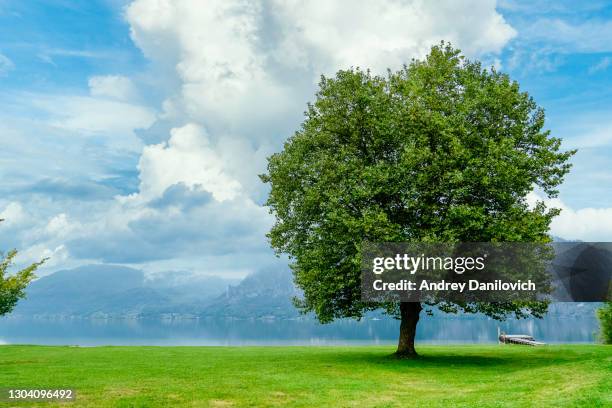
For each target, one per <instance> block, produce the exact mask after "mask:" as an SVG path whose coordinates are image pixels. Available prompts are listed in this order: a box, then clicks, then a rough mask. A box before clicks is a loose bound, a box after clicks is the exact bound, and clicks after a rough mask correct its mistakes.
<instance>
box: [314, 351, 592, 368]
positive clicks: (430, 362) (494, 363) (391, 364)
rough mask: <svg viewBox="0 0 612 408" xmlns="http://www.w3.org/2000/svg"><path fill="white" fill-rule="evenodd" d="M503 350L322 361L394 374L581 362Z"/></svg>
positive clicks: (350, 354)
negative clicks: (405, 357)
mask: <svg viewBox="0 0 612 408" xmlns="http://www.w3.org/2000/svg"><path fill="white" fill-rule="evenodd" d="M503 347H504V346H502V347H500V349H499V353H498V352H497V350H491V349H489V350H486V351H482V352H479V351H477V350H466V352H465V353H462V352H461V351H462V350H461V348H457V351H453V350H450V351H446V350H445V351H435V352H431V351H429V350H425V351H422V352H420V354H419V356H417V357H416V358H413V359H398V358H397V357H396V356H395V354H389V353H385V352H376V353H373V352H368V351H363V352H362V351H358V352H354V351H347V352H340V353H338V354H329V355H326V356H325V357H324V359H326V360H327V359H328V360H329V361H330V363H331V364H333V362H335V363H346V364H352V365H354V364H363V365H364V366H373V367H376V368H382V369H388V370H397V371H402V370H406V369H407V368H420V369H428V368H434V369H435V368H445V369H454V368H457V369H462V368H474V369H481V370H503V371H505V372H513V371H521V370H525V369H535V368H540V367H547V366H553V365H554V366H559V365H563V364H571V363H574V362H576V361H577V360H580V357H579V356H572V355H564V354H561V353H555V354H554V355H552V354H549V353H538V352H537V351H536V350H534V349H524V350H523V349H516V350H513V349H505V348H503ZM511 347H519V346H511ZM417 351H418V350H417ZM332 360H333V362H332Z"/></svg>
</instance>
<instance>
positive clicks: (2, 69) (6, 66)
mask: <svg viewBox="0 0 612 408" xmlns="http://www.w3.org/2000/svg"><path fill="white" fill-rule="evenodd" d="M13 69H15V64H14V63H13V61H11V60H10V59H9V58H8V57H7V56H6V55H4V54H0V77H3V76H6V75H7V74H8V73H9V71H12V70H13Z"/></svg>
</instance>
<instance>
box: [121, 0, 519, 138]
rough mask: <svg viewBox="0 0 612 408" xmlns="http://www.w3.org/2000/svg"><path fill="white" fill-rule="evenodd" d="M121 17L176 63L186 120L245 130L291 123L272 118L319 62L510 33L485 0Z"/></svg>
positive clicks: (139, 8)
mask: <svg viewBox="0 0 612 408" xmlns="http://www.w3.org/2000/svg"><path fill="white" fill-rule="evenodd" d="M458 16H469V17H461V18H458ZM126 18H127V20H128V22H129V23H130V26H131V32H132V38H133V39H134V41H135V43H136V44H137V45H138V46H139V47H140V48H141V49H142V50H143V52H144V54H145V55H147V56H148V57H149V58H151V59H153V60H155V61H158V62H159V63H160V64H161V65H163V66H173V67H175V72H176V74H177V76H178V78H179V81H180V84H181V85H180V91H179V96H180V101H179V102H178V104H179V105H182V109H183V110H184V112H185V113H186V114H187V115H188V116H189V117H190V118H191V119H192V120H196V121H200V122H203V123H205V124H206V125H207V127H208V128H209V129H211V130H212V131H213V133H214V136H216V132H217V131H218V130H219V129H230V130H231V131H233V132H235V133H240V135H241V136H243V135H245V134H248V136H249V138H257V137H260V138H261V137H263V138H266V137H267V138H270V137H275V136H277V135H274V133H275V132H276V131H278V129H282V130H281V131H282V132H288V130H287V129H286V128H282V127H279V126H278V125H277V124H275V123H283V122H284V121H285V120H286V119H285V118H286V117H287V116H290V117H291V118H299V114H300V113H301V112H302V111H303V109H304V104H305V102H306V100H308V99H309V98H311V95H312V92H313V91H314V87H313V82H314V81H316V79H317V78H318V76H319V75H320V74H321V73H322V72H325V73H328V74H329V73H333V72H335V71H336V70H337V69H340V68H348V67H350V66H355V65H360V66H362V67H364V68H374V69H375V70H378V71H381V72H384V70H385V69H386V68H387V67H392V68H395V69H397V68H400V67H401V65H402V64H403V63H406V62H409V60H410V58H411V57H418V56H422V55H424V54H425V53H426V52H427V50H428V49H429V47H431V45H433V44H435V43H438V42H439V41H440V40H442V39H445V40H451V41H453V42H454V43H455V45H457V46H460V47H462V48H463V49H464V51H465V52H466V53H468V54H469V55H481V54H487V53H497V52H499V51H500V50H501V49H502V47H503V46H504V45H505V44H506V43H507V42H508V41H509V40H510V39H511V38H512V37H513V36H514V35H515V31H514V29H513V28H512V27H511V26H510V25H508V24H507V23H506V22H505V21H504V19H503V17H502V16H501V15H500V14H499V13H497V12H496V11H495V2H494V1H491V0H482V1H476V0H474V1H468V2H454V1H445V2H442V3H439V2H437V3H428V2H421V1H402V2H400V1H394V0H389V1H378V2H369V1H357V2H355V1H348V0H346V1H334V2H330V1H323V0H321V1H273V2H264V1H255V0H254V1H244V0H234V1H227V0H218V1H209V2H207V3H206V7H202V5H201V3H199V2H197V1H187V0H182V1H180V0H179V1H173V2H171V1H163V0H137V1H135V2H133V3H132V4H131V5H130V6H128V7H127V9H126ZM160 61H161V62H160ZM174 96H175V95H169V96H168V97H169V98H171V97H174ZM175 106H176V102H175ZM292 123H293V122H292ZM258 126H259V127H260V128H264V129H266V131H267V132H268V134H267V135H266V136H263V135H262V133H264V132H257V128H258ZM282 136H283V137H285V136H287V134H283V135H282Z"/></svg>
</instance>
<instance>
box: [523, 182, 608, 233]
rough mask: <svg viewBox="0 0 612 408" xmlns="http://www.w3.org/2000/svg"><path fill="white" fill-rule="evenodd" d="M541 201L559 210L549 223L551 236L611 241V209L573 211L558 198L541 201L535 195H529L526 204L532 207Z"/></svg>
mask: <svg viewBox="0 0 612 408" xmlns="http://www.w3.org/2000/svg"><path fill="white" fill-rule="evenodd" d="M537 201H543V202H544V203H545V204H546V206H547V207H549V208H559V209H561V214H559V215H558V216H557V217H555V218H554V219H553V221H552V223H551V226H550V230H551V233H552V235H555V236H558V237H561V238H564V239H568V240H576V239H578V240H581V241H588V242H610V241H612V208H581V209H578V210H574V209H572V208H570V207H568V206H567V205H566V204H565V203H563V201H561V200H560V199H558V198H555V199H543V198H542V197H540V196H539V195H538V194H537V193H531V194H530V195H529V197H528V202H529V203H530V204H531V205H533V204H535V203H536V202H537Z"/></svg>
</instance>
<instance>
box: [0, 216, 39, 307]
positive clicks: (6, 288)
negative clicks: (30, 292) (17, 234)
mask: <svg viewBox="0 0 612 408" xmlns="http://www.w3.org/2000/svg"><path fill="white" fill-rule="evenodd" d="M2 221H4V220H2V219H0V222H2ZM16 256H17V251H16V250H12V251H9V252H8V253H7V254H6V255H5V254H1V253H0V316H2V315H5V314H7V313H10V312H11V311H12V310H13V308H14V307H15V305H16V304H17V302H18V301H19V299H21V298H22V297H24V296H25V289H26V287H27V286H28V284H29V283H30V282H31V281H32V279H34V277H35V276H34V271H36V269H37V268H38V267H39V266H40V265H42V264H43V262H44V261H45V260H44V259H43V260H42V261H40V262H37V263H34V264H32V265H30V266H28V267H27V268H24V269H22V270H20V271H17V272H16V273H14V274H11V275H9V274H8V269H9V268H10V266H11V265H12V264H13V260H14V259H15V257H16Z"/></svg>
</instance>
